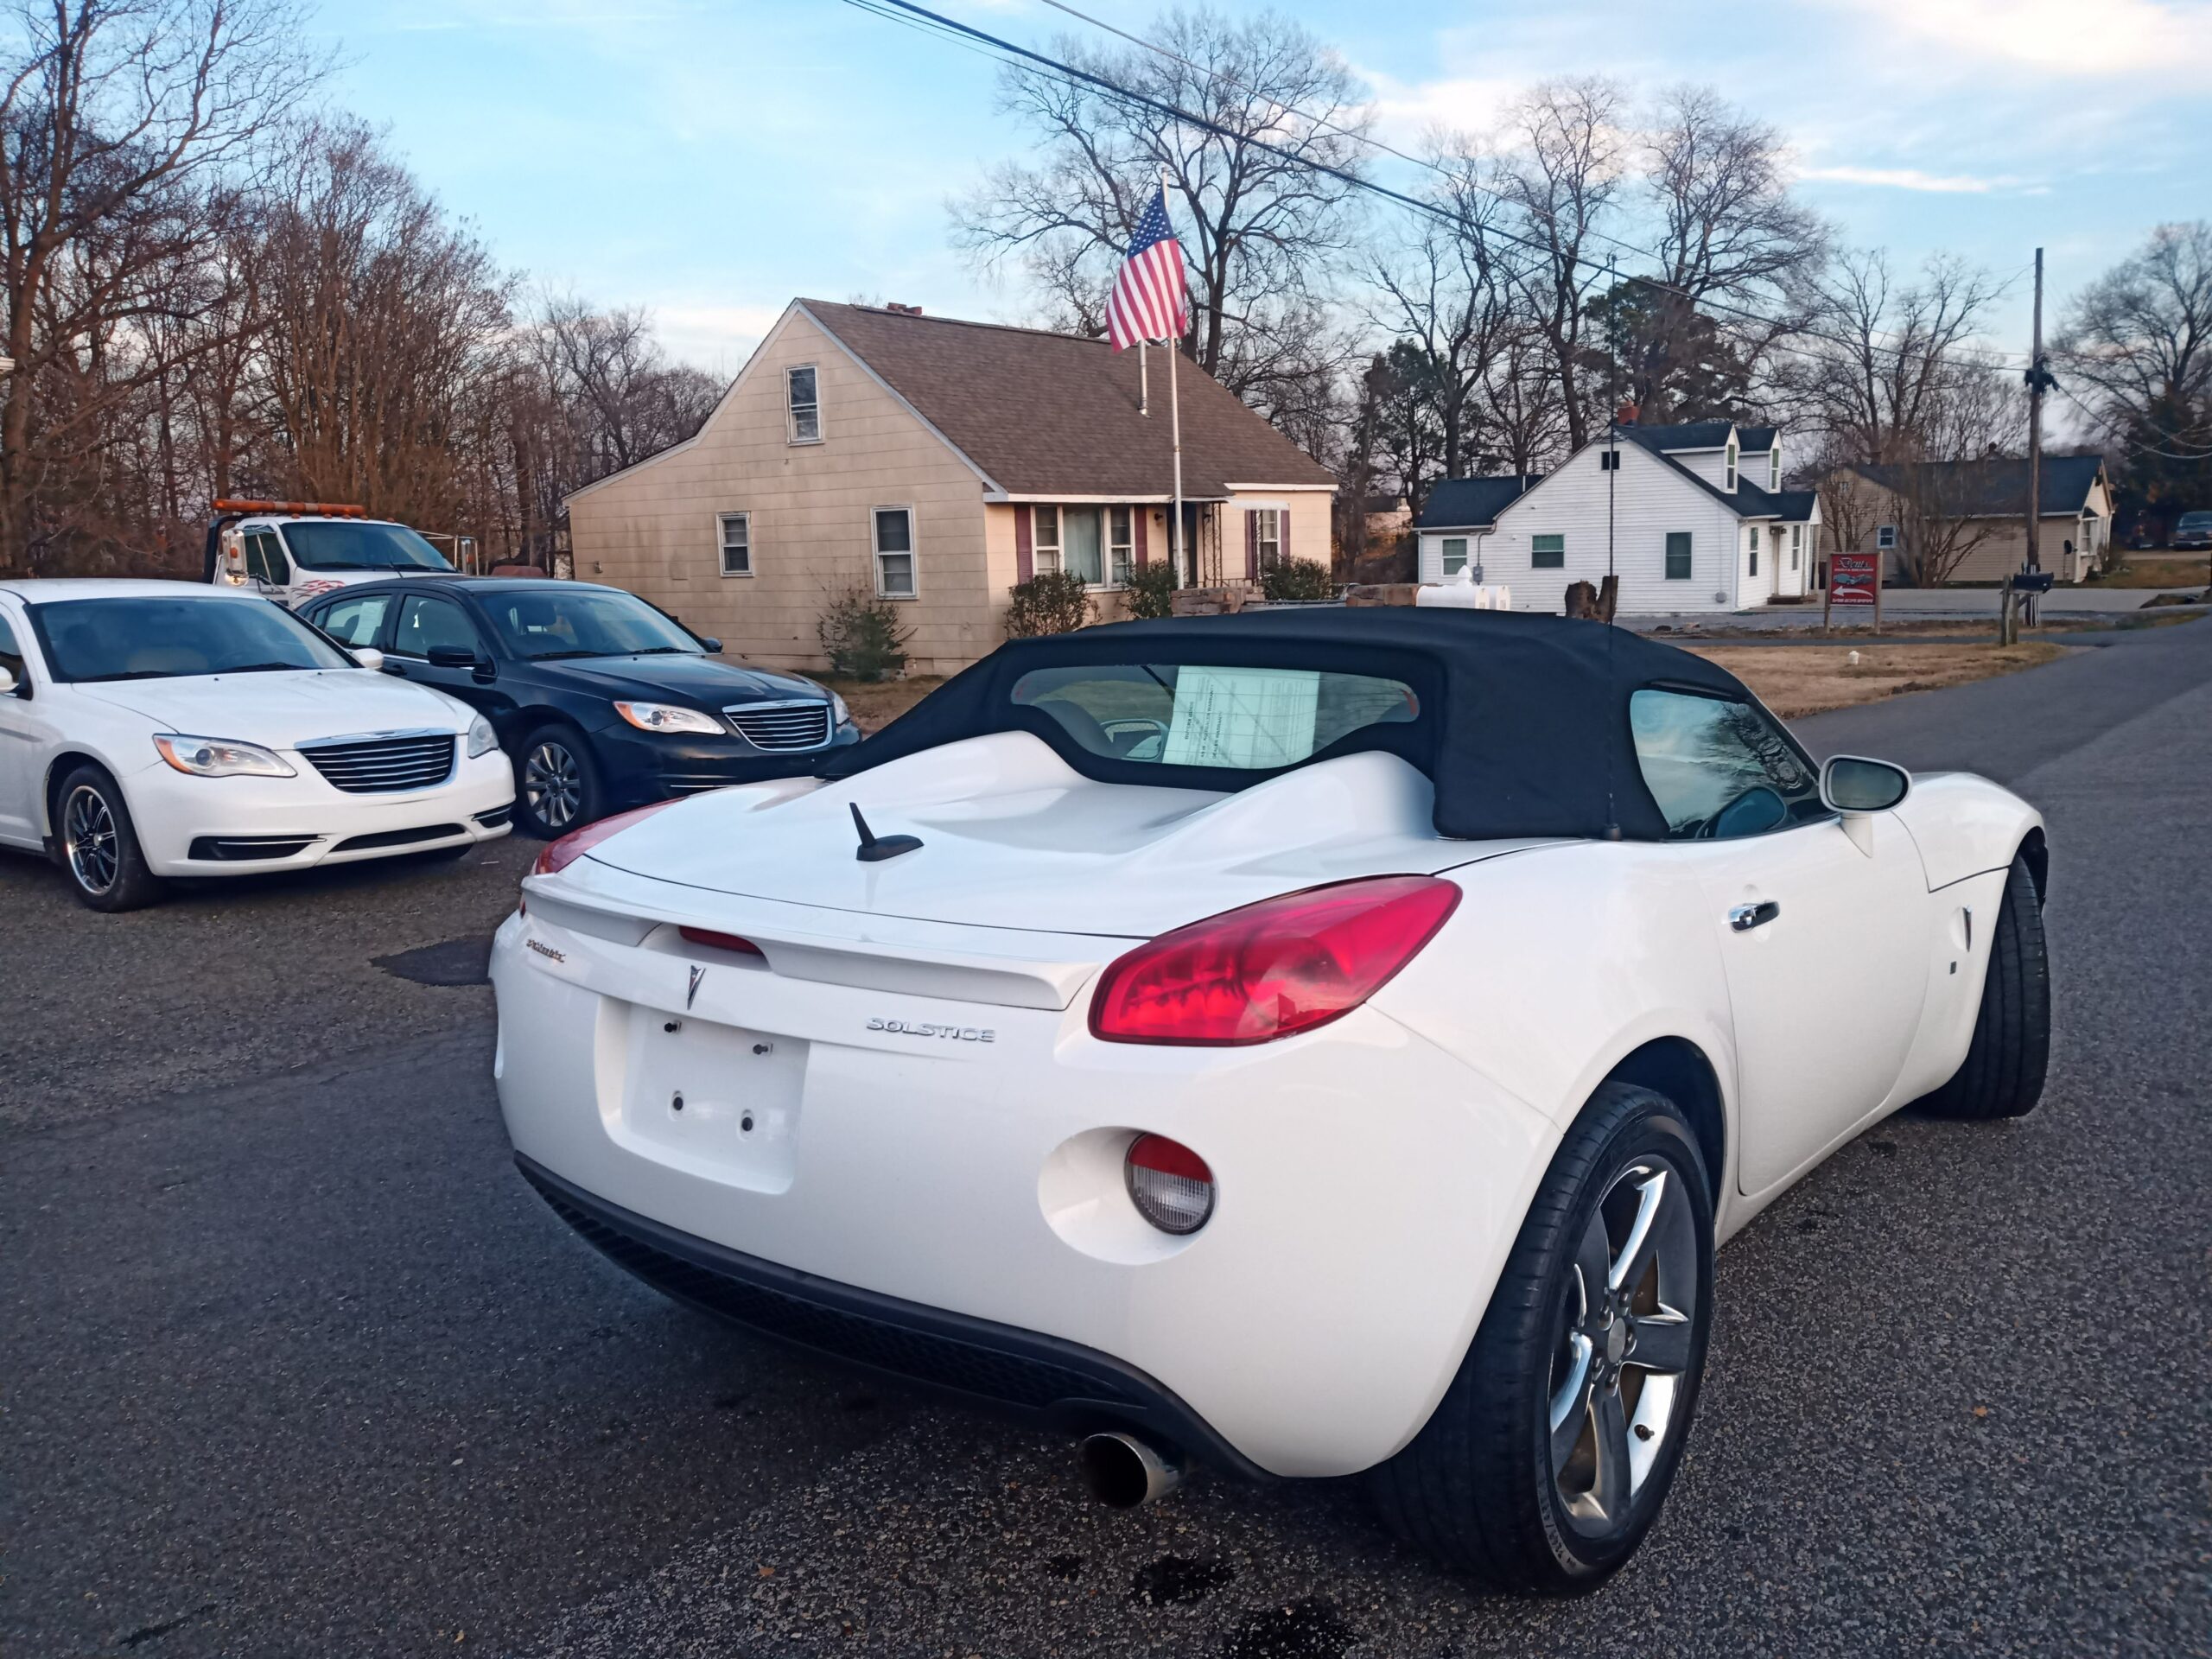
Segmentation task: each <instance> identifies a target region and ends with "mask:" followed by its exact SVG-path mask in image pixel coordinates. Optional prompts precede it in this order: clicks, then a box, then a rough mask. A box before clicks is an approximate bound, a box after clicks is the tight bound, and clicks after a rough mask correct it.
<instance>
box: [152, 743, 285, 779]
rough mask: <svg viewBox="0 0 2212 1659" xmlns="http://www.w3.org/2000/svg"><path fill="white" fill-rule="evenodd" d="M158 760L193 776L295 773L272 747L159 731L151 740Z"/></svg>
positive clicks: (267, 776) (282, 776)
mask: <svg viewBox="0 0 2212 1659" xmlns="http://www.w3.org/2000/svg"><path fill="white" fill-rule="evenodd" d="M154 747H156V748H157V749H159V750H160V751H161V752H162V760H166V761H168V763H169V765H171V766H175V768H176V769H177V770H178V771H179V772H189V773H190V774H191V775H192V776H193V777H194V778H290V777H294V776H296V773H295V772H293V770H292V768H291V766H289V764H288V763H287V762H286V761H285V760H283V758H282V757H281V756H279V755H278V754H277V753H276V752H275V751H274V750H271V749H264V748H263V747H261V746H260V745H259V744H258V743H234V742H232V741H231V740H230V739H229V738H227V737H185V736H181V735H180V734H177V733H175V732H163V733H162V734H160V735H159V736H157V737H156V738H155V739H154Z"/></svg>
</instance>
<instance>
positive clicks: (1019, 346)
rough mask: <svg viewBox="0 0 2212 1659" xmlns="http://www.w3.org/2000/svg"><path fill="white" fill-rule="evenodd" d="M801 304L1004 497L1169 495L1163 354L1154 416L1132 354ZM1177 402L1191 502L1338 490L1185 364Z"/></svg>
mask: <svg viewBox="0 0 2212 1659" xmlns="http://www.w3.org/2000/svg"><path fill="white" fill-rule="evenodd" d="M798 303H799V304H800V306H801V307H803V308H804V309H805V311H806V312H807V313H808V314H809V315H810V316H812V317H813V318H814V320H815V321H817V323H819V324H820V325H821V326H822V327H823V328H825V329H827V330H828V331H829V333H830V334H832V335H834V336H835V337H836V339H837V340H840V341H841V342H842V343H843V345H844V346H846V348H847V349H848V350H849V351H851V352H852V353H853V354H854V355H855V356H856V357H858V358H859V359H861V361H862V362H863V363H865V364H866V365H868V367H869V368H870V369H871V370H873V371H874V372H875V373H876V374H877V375H879V376H880V377H881V378H883V379H884V380H885V381H886V382H887V383H888V384H889V385H891V386H892V387H893V390H895V391H897V392H898V393H899V396H900V397H904V398H905V399H906V401H907V402H908V403H910V404H912V405H913V406H914V407H915V408H916V409H917V410H919V411H920V412H921V414H922V416H923V417H924V418H925V419H926V420H927V421H928V422H929V423H931V425H932V426H934V427H936V428H937V429H938V431H939V432H941V433H943V434H944V436H945V438H946V439H947V440H948V441H950V442H951V443H952V444H953V445H954V446H955V447H956V448H958V449H959V450H960V452H961V453H962V454H964V455H966V456H967V457H968V459H969V461H973V462H974V463H975V464H976V466H977V467H981V468H982V470H983V472H985V473H986V474H988V475H989V476H990V478H991V480H993V481H994V482H995V483H996V484H997V485H998V486H1000V487H1001V489H1003V490H1005V491H1007V493H1009V494H1013V495H1035V496H1053V495H1068V496H1084V495H1089V496H1101V495H1103V496H1128V497H1131V498H1143V497H1147V496H1161V497H1165V496H1166V495H1167V494H1168V493H1169V491H1170V490H1171V489H1172V488H1173V482H1174V471H1173V447H1172V441H1171V437H1170V432H1169V427H1168V421H1167V372H1168V365H1167V360H1166V355H1165V353H1158V354H1156V359H1157V360H1155V361H1154V363H1153V364H1152V365H1151V367H1152V413H1151V414H1150V415H1149V416H1147V415H1145V414H1144V413H1143V412H1142V411H1141V408H1140V405H1139V397H1138V381H1137V354H1136V353H1135V352H1122V353H1116V352H1114V351H1113V350H1112V348H1111V347H1109V346H1108V345H1107V344H1106V342H1105V341H1104V340H1079V339H1077V338H1075V337H1074V336H1072V335H1069V334H1046V333H1043V332H1041V331H1039V330H1037V329H1033V328H1010V327H1003V326H1001V325H999V324H995V323H983V322H963V321H959V320H957V319H955V318H950V317H925V316H917V315H912V314H909V313H906V312H893V311H886V310H879V309H877V308H875V307H874V306H864V305H841V304H838V303H836V302H832V301H827V300H801V301H800V302H798ZM1177 391H1178V392H1179V395H1180V397H1181V401H1182V408H1183V493H1184V494H1185V496H1187V497H1189V498H1191V499H1194V500H1203V499H1210V498H1211V499H1219V498H1222V497H1224V496H1226V495H1228V493H1229V486H1230V485H1232V484H1236V485H1246V486H1249V485H1261V486H1306V487H1316V486H1319V487H1324V488H1333V487H1335V486H1336V482H1337V480H1336V478H1335V475H1334V474H1332V473H1330V471H1329V470H1328V469H1327V468H1326V467H1323V466H1322V465H1321V464H1320V463H1319V462H1318V461H1314V460H1313V458H1312V457H1311V456H1310V455H1308V454H1306V452H1305V451H1304V450H1302V449H1300V448H1299V447H1298V446H1297V445H1296V444H1294V443H1293V442H1291V441H1290V440H1289V439H1287V438H1286V437H1284V436H1283V435H1282V434H1281V433H1280V432H1278V431H1276V430H1275V429H1274V428H1273V427H1272V426H1270V425H1268V423H1267V422H1266V421H1265V420H1264V419H1262V417H1261V416H1258V415H1256V414H1255V413H1254V412H1253V411H1252V410H1249V409H1247V408H1246V407H1245V406H1244V404H1243V403H1242V402H1240V401H1239V400H1238V399H1237V397H1236V395H1235V394H1234V393H1233V392H1231V391H1229V390H1228V389H1227V388H1226V387H1224V386H1223V385H1221V384H1220V383H1219V382H1218V381H1217V380H1215V379H1214V378H1212V377H1211V375H1208V374H1205V373H1202V372H1199V371H1198V369H1197V368H1196V367H1195V366H1194V365H1192V364H1191V363H1190V362H1189V361H1188V360H1187V359H1185V362H1184V363H1183V364H1181V365H1179V374H1178V379H1177Z"/></svg>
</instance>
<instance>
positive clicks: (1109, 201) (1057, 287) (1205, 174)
mask: <svg viewBox="0 0 2212 1659" xmlns="http://www.w3.org/2000/svg"><path fill="white" fill-rule="evenodd" d="M1151 34H1152V36H1153V38H1154V39H1155V40H1157V41H1159V42H1160V45H1161V47H1162V48H1164V50H1165V53H1166V54H1167V55H1162V54H1160V53H1154V52H1149V51H1146V50H1144V49H1142V48H1135V47H1132V48H1126V49H1116V50H1105V49H1101V48H1095V47H1092V46H1090V45H1089V44H1087V43H1085V42H1084V41H1077V40H1071V39H1063V40H1061V41H1058V42H1057V43H1056V45H1055V47H1054V54H1055V55H1056V56H1057V57H1058V58H1060V59H1061V60H1063V61H1065V62H1067V63H1069V64H1071V65H1072V66H1074V67H1077V68H1079V69H1083V70H1084V71H1087V72H1089V73H1093V74H1096V75H1097V76H1098V77H1099V78H1100V79H1103V80H1105V81H1107V82H1109V83H1110V84H1111V85H1112V86H1116V87H1125V88H1128V89H1129V90H1130V91H1132V92H1138V93H1141V94H1142V95H1143V96H1144V97H1145V98H1146V99H1151V100H1153V101H1154V102H1153V103H1151V104H1147V103H1140V102H1137V101H1135V100H1134V99H1128V98H1124V97H1121V96H1117V95H1116V93H1115V92H1109V91H1107V90H1105V89H1103V88H1102V87H1099V86H1093V85H1090V84H1087V83H1084V82H1078V81H1071V80H1068V79H1064V78H1062V77H1060V76H1058V75H1055V74H1051V73H1046V72H1043V71H1040V70H1035V69H1030V68H1025V67H1009V68H1008V69H1007V71H1006V72H1005V73H1004V78H1003V79H1002V80H1001V86H1000V92H1001V102H1002V104H1003V105H1004V107H1005V108H1006V109H1007V111H1009V112H1010V113H1012V114H1013V115H1014V117H1015V118H1017V119H1018V120H1019V121H1020V123H1021V124H1022V125H1023V126H1024V127H1025V128H1026V129H1027V130H1029V131H1030V132H1031V133H1032V134H1033V135H1034V137H1035V138H1036V140H1037V144H1036V150H1035V154H1036V156H1037V160H1036V161H1035V162H1033V163H1017V162H1008V163H1007V164H1004V165H1002V166H1000V167H997V168H993V169H992V170H991V171H990V173H989V174H988V175H987V177H986V178H985V180H984V181H983V183H982V185H981V186H979V187H978V188H976V190H975V191H974V192H973V193H972V194H970V195H969V197H968V198H967V199H966V200H963V201H961V202H959V203H958V204H957V205H956V206H955V207H954V209H953V226H954V238H955V240H956V242H957V243H958V245H960V246H962V247H963V249H965V250H966V251H968V252H969V253H970V254H971V255H972V256H974V257H976V258H977V259H978V260H979V261H980V262H981V263H982V264H984V265H986V266H989V267H995V266H998V265H1000V264H1003V263H1005V262H1007V261H1008V260H1015V261H1018V262H1020V264H1022V265H1023V266H1024V267H1025V268H1026V269H1027V272H1028V274H1029V277H1030V278H1031V280H1032V281H1033V283H1035V285H1036V287H1037V289H1039V292H1040V293H1041V294H1042V295H1043V296H1044V297H1045V299H1046V302H1047V306H1048V309H1049V314H1050V317H1051V320H1052V321H1053V323H1054V324H1055V325H1056V326H1058V327H1067V328H1071V329H1073V330H1075V331H1077V332H1080V333H1084V334H1100V333H1103V332H1104V327H1105V317H1104V302H1105V296H1106V294H1107V291H1108V289H1109V287H1110V285H1111V283H1112V280H1113V274H1114V270H1115V267H1116V265H1117V264H1118V263H1119V262H1120V260H1121V258H1122V254H1123V252H1124V251H1125V250H1126V249H1127V248H1128V243H1129V239H1130V238H1131V236H1132V235H1133V234H1134V233H1135V227H1136V223H1137V219H1138V218H1139V216H1140V215H1141V213H1143V211H1144V209H1145V207H1146V205H1147V203H1148V202H1149V201H1150V200H1151V199H1152V193H1153V190H1154V188H1155V186H1156V184H1157V183H1158V181H1159V180H1160V175H1161V171H1162V169H1163V168H1164V169H1165V170H1166V174H1167V176H1168V179H1169V191H1168V201H1169V207H1170V213H1171V216H1172V217H1173V219H1174V222H1175V228H1176V232H1177V234H1178V239H1179V241H1180V242H1181V244H1182V247H1183V251H1184V254H1185V258H1186V260H1187V261H1188V264H1189V268H1190V278H1191V290H1192V293H1191V297H1192V324H1191V332H1190V334H1189V337H1188V344H1189V349H1190V351H1191V354H1192V357H1193V358H1195V359H1197V361H1198V365H1199V366H1200V367H1201V368H1203V369H1204V370H1205V372H1207V373H1209V374H1211V375H1212V376H1213V377H1214V378H1216V379H1217V380H1219V381H1221V382H1222V384H1223V385H1226V386H1228V387H1229V388H1230V391H1235V392H1236V393H1238V394H1239V395H1240V396H1243V395H1247V394H1253V393H1263V392H1264V391H1266V389H1267V388H1268V386H1269V385H1271V384H1274V385H1282V384H1286V383H1290V382H1294V381H1298V380H1300V379H1303V378H1308V377H1310V375H1311V373H1312V372H1313V369H1314V367H1315V365H1316V363H1317V361H1325V362H1328V363H1330V364H1331V365H1332V366H1334V365H1336V364H1337V363H1338V360H1340V359H1343V358H1344V351H1343V349H1342V347H1341V346H1340V344H1339V343H1338V342H1337V341H1336V340H1333V339H1332V338H1329V337H1328V335H1327V334H1326V333H1325V336H1324V339H1323V340H1322V341H1321V342H1319V344H1320V346H1321V349H1320V351H1319V353H1318V357H1317V350H1316V346H1317V341H1316V340H1315V337H1314V334H1313V323H1314V321H1315V311H1316V307H1315V300H1316V297H1317V296H1325V295H1326V293H1327V290H1328V289H1329V287H1330V283H1329V280H1328V268H1329V266H1330V264H1331V262H1332V261H1333V260H1335V259H1336V258H1338V257H1339V256H1341V255H1342V254H1343V253H1344V251H1345V250H1346V249H1347V248H1348V247H1349V246H1350V245H1351V236H1352V231H1353V224H1354V216H1353V213H1352V210H1351V195H1352V192H1353V187H1352V186H1351V184H1349V183H1347V182H1345V181H1344V179H1343V178H1342V177H1339V176H1336V175H1339V174H1352V175H1357V174H1358V173H1359V172H1360V171H1361V170H1362V168H1363V157H1364V150H1365V147H1364V146H1363V144H1362V143H1361V142H1360V139H1361V137H1363V135H1364V134H1365V132H1366V131H1367V129H1368V126H1369V124H1370V114H1369V111H1368V108H1367V106H1366V105H1365V104H1364V103H1363V101H1362V99H1361V97H1360V89H1359V87H1358V85H1357V81H1356V79H1354V77H1353V75H1352V73H1351V70H1350V69H1349V68H1347V67H1345V65H1344V60H1342V59H1341V58H1339V57H1338V55H1337V54H1335V53H1334V52H1332V51H1331V50H1329V49H1328V48H1325V47H1324V46H1323V45H1321V43H1320V42H1319V41H1317V40H1316V39H1315V38H1314V37H1313V35H1311V34H1309V33H1307V32H1306V30H1305V29H1302V28H1300V26H1299V25H1297V24H1295V23H1293V22H1289V21H1287V20H1286V19H1284V18H1282V17H1280V16H1274V15H1272V14H1262V15H1261V16H1254V17H1248V18H1242V19H1232V18H1230V17H1227V16H1223V15H1221V14H1219V13H1216V12H1212V11H1204V10H1201V11H1196V12H1180V11H1179V12H1173V13H1171V14H1169V15H1168V16H1165V17H1163V18H1161V19H1160V21H1159V22H1156V23H1155V24H1154V26H1153V29H1152V30H1151ZM1156 105H1165V106H1166V108H1167V109H1169V110H1176V111H1186V112H1188V113H1189V114H1191V115H1194V116H1197V117H1198V118H1200V122H1201V123H1203V124H1192V123H1191V122H1187V121H1184V120H1181V119H1179V118H1177V117H1175V116H1173V115H1170V114H1166V113H1164V112H1163V111H1162V110H1161V109H1160V108H1159V107H1156Z"/></svg>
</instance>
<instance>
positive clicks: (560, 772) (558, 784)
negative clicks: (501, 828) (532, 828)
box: [522, 738, 584, 829]
mask: <svg viewBox="0 0 2212 1659" xmlns="http://www.w3.org/2000/svg"><path fill="white" fill-rule="evenodd" d="M522 788H523V794H524V798H526V799H527V800H528V801H529V802H530V810H531V813H532V814H533V815H534V816H535V817H537V821H538V822H539V823H542V824H543V825H544V826H545V827H546V828H547V829H567V828H568V827H569V822H570V820H572V819H573V818H575V816H576V809H577V808H578V807H580V806H582V804H583V798H584V780H583V768H582V766H578V765H577V763H576V757H575V755H573V754H571V753H569V749H568V746H567V745H566V744H563V743H556V742H554V741H552V740H551V739H550V738H549V739H548V740H546V741H544V742H543V743H540V744H537V746H536V747H533V748H532V749H531V752H530V754H529V757H528V758H527V759H526V760H524V762H523V770H522Z"/></svg>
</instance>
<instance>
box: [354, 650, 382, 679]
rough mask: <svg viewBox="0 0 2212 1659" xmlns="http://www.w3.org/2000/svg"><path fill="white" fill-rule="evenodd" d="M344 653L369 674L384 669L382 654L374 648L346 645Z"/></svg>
mask: <svg viewBox="0 0 2212 1659" xmlns="http://www.w3.org/2000/svg"><path fill="white" fill-rule="evenodd" d="M346 652H347V654H349V655H350V656H351V657H352V658H353V660H354V661H355V662H357V663H359V664H360V665H361V666H362V667H363V668H365V669H367V670H369V671H370V672H372V673H377V672H380V671H382V670H383V668H384V652H380V651H378V649H377V648H376V647H375V646H373V645H348V646H347V647H346Z"/></svg>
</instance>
